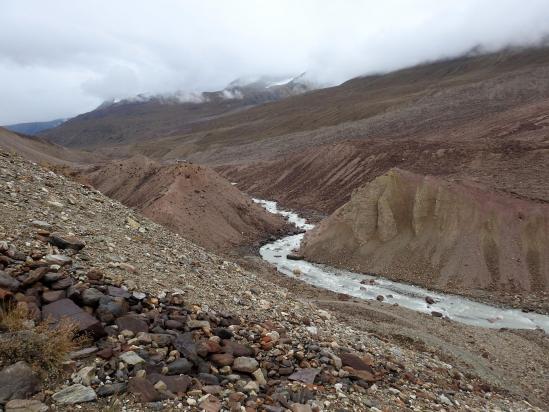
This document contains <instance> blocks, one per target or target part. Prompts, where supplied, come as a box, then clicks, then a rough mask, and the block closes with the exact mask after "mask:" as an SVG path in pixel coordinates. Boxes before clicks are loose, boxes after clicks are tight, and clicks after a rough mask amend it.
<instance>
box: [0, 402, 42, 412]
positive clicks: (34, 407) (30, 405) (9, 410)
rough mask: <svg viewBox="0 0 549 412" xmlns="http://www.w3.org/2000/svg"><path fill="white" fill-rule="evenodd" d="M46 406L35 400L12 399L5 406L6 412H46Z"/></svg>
mask: <svg viewBox="0 0 549 412" xmlns="http://www.w3.org/2000/svg"><path fill="white" fill-rule="evenodd" d="M47 410H48V406H47V405H44V404H43V403H42V402H40V401H37V400H35V399H13V400H11V401H9V402H8V403H7V404H6V408H5V411H6V412H46V411H47Z"/></svg>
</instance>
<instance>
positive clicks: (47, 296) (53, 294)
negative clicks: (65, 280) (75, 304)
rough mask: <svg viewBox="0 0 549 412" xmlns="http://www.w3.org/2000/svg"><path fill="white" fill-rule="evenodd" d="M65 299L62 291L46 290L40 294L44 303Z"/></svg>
mask: <svg viewBox="0 0 549 412" xmlns="http://www.w3.org/2000/svg"><path fill="white" fill-rule="evenodd" d="M64 297H66V293H65V291H64V290H48V291H46V292H44V293H43V294H42V301H43V302H44V303H53V302H56V301H58V300H61V299H63V298H64Z"/></svg>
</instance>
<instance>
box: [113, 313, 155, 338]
mask: <svg viewBox="0 0 549 412" xmlns="http://www.w3.org/2000/svg"><path fill="white" fill-rule="evenodd" d="M116 325H117V326H118V329H119V330H120V331H123V330H131V331H132V332H133V333H135V334H137V333H139V332H148V331H149V325H148V324H147V322H145V321H144V320H143V319H140V318H138V317H137V316H131V315H128V316H122V317H120V318H118V319H116Z"/></svg>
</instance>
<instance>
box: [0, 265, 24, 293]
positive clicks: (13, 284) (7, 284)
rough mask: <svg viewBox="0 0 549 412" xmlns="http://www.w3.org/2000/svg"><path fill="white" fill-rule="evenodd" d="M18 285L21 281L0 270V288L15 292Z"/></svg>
mask: <svg viewBox="0 0 549 412" xmlns="http://www.w3.org/2000/svg"><path fill="white" fill-rule="evenodd" d="M20 285H21V283H20V282H19V281H18V280H17V279H15V278H13V277H11V276H10V275H8V274H7V273H6V272H4V271H2V270H0V288H3V289H7V290H9V291H12V292H15V291H16V290H17V289H19V286H20Z"/></svg>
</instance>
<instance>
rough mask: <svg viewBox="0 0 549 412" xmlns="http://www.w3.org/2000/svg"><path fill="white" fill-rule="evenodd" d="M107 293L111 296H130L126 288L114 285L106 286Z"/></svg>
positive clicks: (127, 297)
mask: <svg viewBox="0 0 549 412" xmlns="http://www.w3.org/2000/svg"><path fill="white" fill-rule="evenodd" d="M107 295H109V296H112V297H114V298H124V299H129V298H130V293H129V292H128V291H127V290H126V289H122V288H117V287H116V286H108V287H107Z"/></svg>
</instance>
